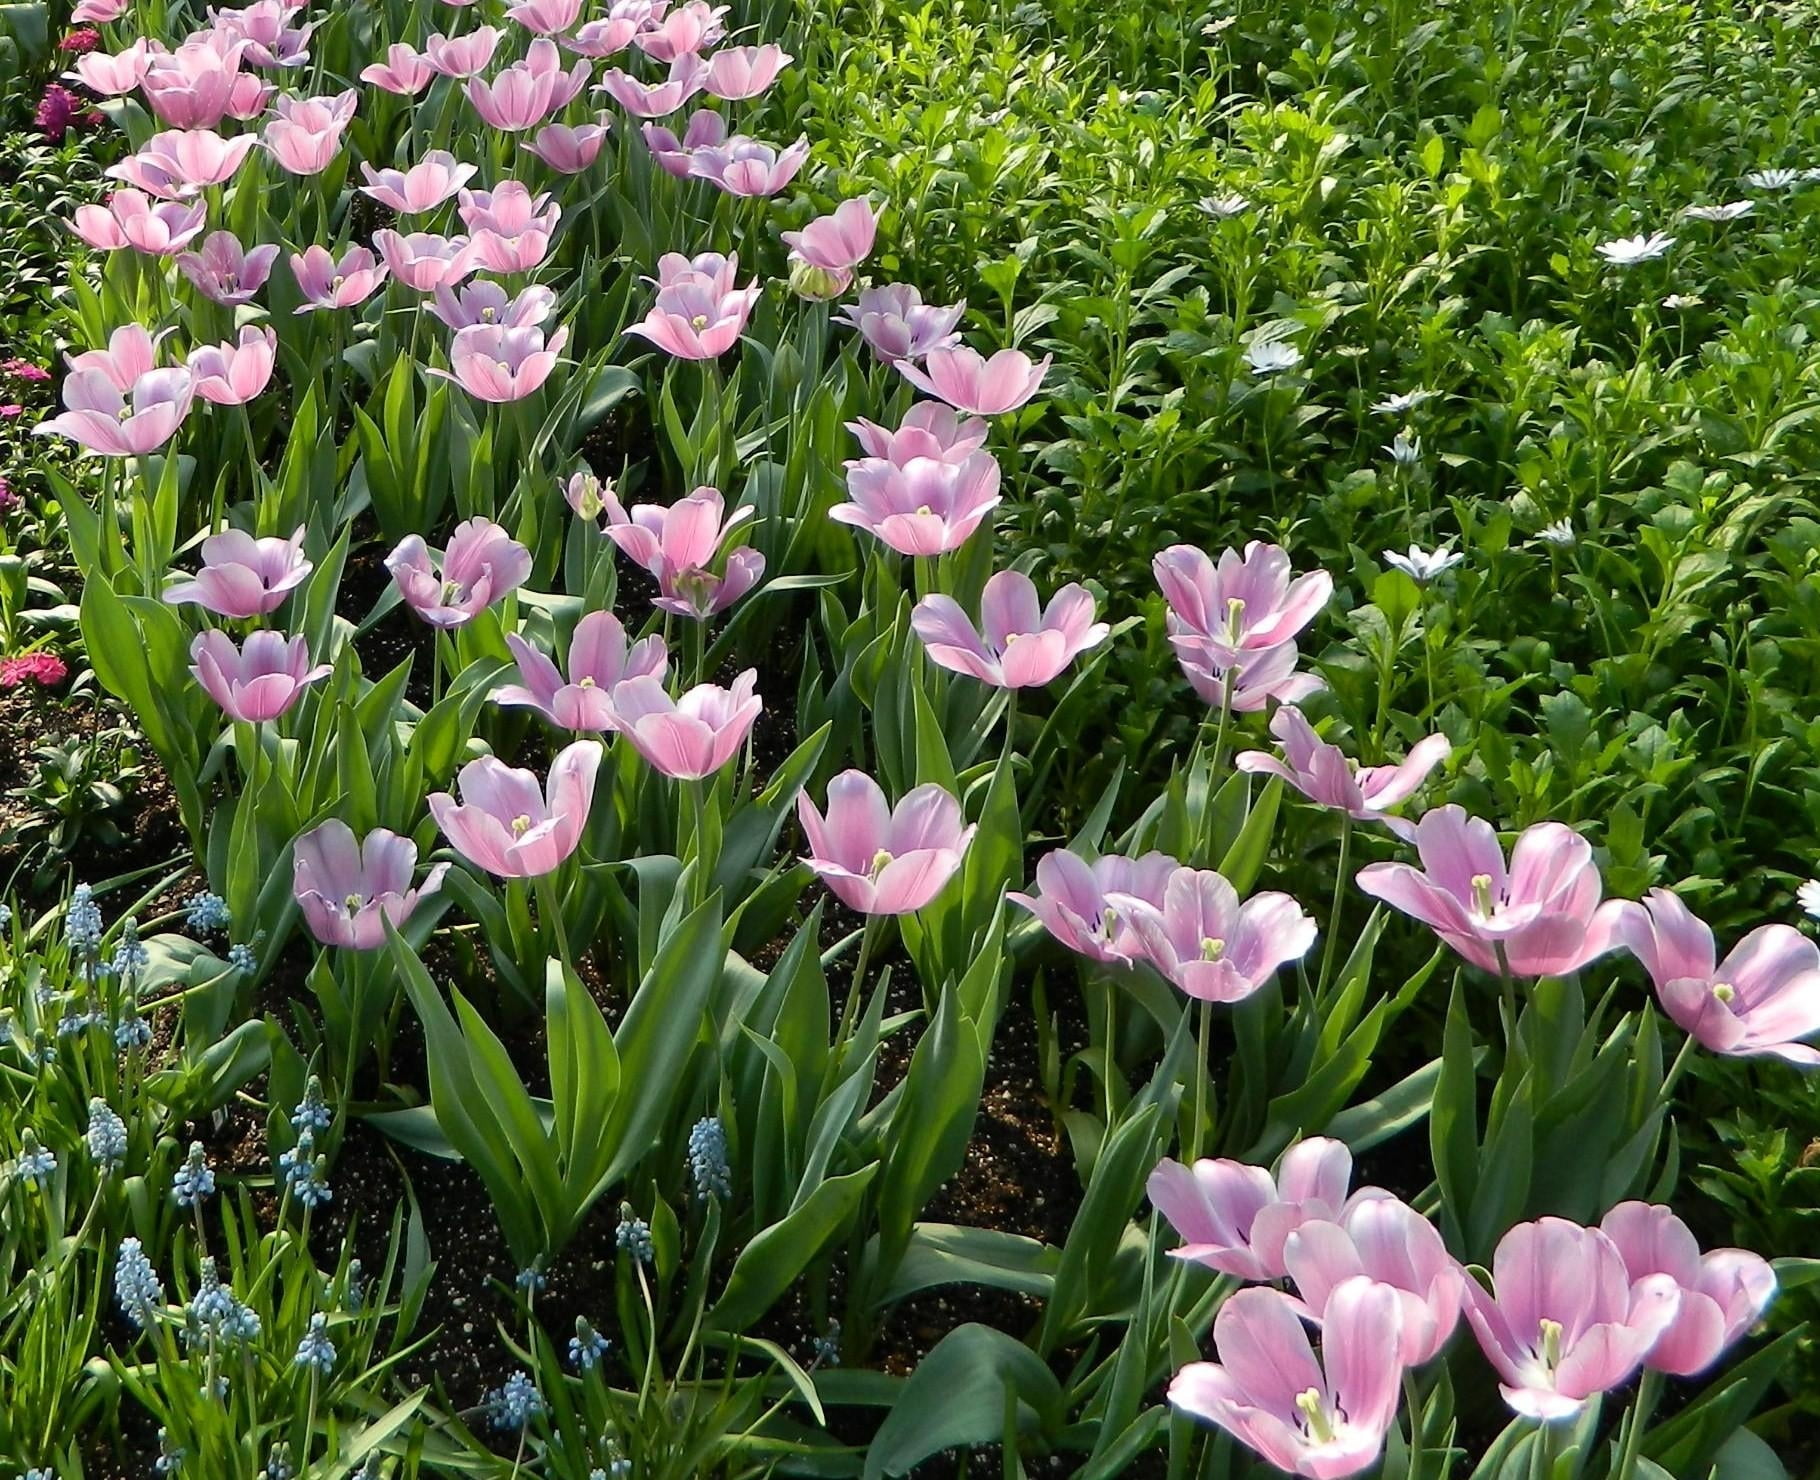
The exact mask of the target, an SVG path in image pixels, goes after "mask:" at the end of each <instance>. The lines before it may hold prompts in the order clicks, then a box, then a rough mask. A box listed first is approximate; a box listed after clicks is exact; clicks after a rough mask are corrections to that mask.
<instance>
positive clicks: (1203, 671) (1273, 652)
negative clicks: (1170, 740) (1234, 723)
mask: <svg viewBox="0 0 1820 1480" xmlns="http://www.w3.org/2000/svg"><path fill="white" fill-rule="evenodd" d="M1176 649H1177V650H1176V661H1177V662H1179V663H1180V664H1181V665H1182V673H1183V676H1184V677H1186V678H1187V680H1188V682H1189V685H1190V686H1191V687H1192V688H1193V689H1194V691H1195V693H1197V694H1199V695H1200V696H1201V698H1202V700H1203V701H1205V702H1206V703H1207V705H1208V706H1209V707H1211V708H1214V709H1220V708H1225V707H1230V708H1231V710H1232V712H1233V713H1234V714H1255V713H1256V712H1257V711H1258V710H1260V709H1262V708H1264V706H1265V705H1266V704H1268V703H1269V702H1270V701H1271V700H1272V699H1274V700H1276V701H1277V703H1279V704H1299V703H1301V701H1302V700H1304V699H1306V698H1307V697H1308V696H1309V695H1310V694H1313V693H1316V692H1318V691H1319V690H1320V689H1321V688H1322V683H1321V680H1320V679H1319V678H1317V677H1316V676H1315V675H1314V674H1312V673H1297V672H1296V666H1295V665H1296V662H1297V660H1298V659H1299V657H1300V656H1301V655H1300V654H1299V653H1298V652H1297V650H1296V645H1295V644H1294V643H1293V642H1282V643H1278V644H1277V645H1276V646H1275V647H1273V648H1260V649H1258V650H1257V651H1255V652H1251V653H1247V654H1245V656H1244V657H1243V658H1242V659H1240V660H1238V661H1236V662H1234V663H1231V664H1228V665H1226V666H1224V667H1218V668H1216V667H1214V666H1213V665H1212V664H1211V663H1208V662H1207V661H1205V660H1204V659H1203V658H1201V657H1199V656H1197V655H1196V654H1195V653H1194V651H1193V650H1192V648H1189V647H1188V646H1187V644H1186V640H1182V641H1178V642H1177V644H1176ZM1185 649H1186V650H1185ZM1229 688H1230V690H1231V696H1230V698H1228V695H1227V691H1228V689H1229Z"/></svg>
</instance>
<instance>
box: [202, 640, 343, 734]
mask: <svg viewBox="0 0 1820 1480" xmlns="http://www.w3.org/2000/svg"><path fill="white" fill-rule="evenodd" d="M332 671H333V670H332V669H331V667H330V665H329V664H327V663H318V664H316V665H315V666H314V667H312V666H311V665H310V645H309V642H308V641H307V640H306V639H305V638H303V637H286V636H285V635H284V634H283V633H282V632H273V631H272V630H271V629H270V628H261V629H260V630H259V631H257V632H254V633H251V634H249V635H248V637H247V640H246V646H245V647H244V648H237V647H235V646H234V640H233V638H231V637H229V636H228V635H227V633H225V632H223V631H222V630H221V629H220V628H219V627H211V628H210V629H209V630H208V631H207V632H198V633H197V634H196V639H195V641H194V642H192V643H191V644H190V672H191V673H193V674H195V675H196V681H197V682H198V683H199V684H201V685H202V687H203V688H204V689H205V690H206V691H207V693H208V696H209V697H210V698H211V699H213V700H214V701H215V702H216V703H217V704H219V705H220V706H221V709H222V712H223V713H224V714H226V715H227V717H228V718H229V719H231V720H238V721H239V722H240V723H242V724H248V725H260V724H264V723H265V722H266V721H267V720H273V719H277V718H278V717H279V716H280V715H282V714H284V713H285V712H286V711H287V710H289V709H290V707H291V706H292V705H293V704H295V703H296V702H297V700H298V698H299V697H300V696H301V695H302V693H303V689H304V685H305V684H312V683H314V682H316V680H317V679H319V678H326V677H327V676H328V675H329V674H330V673H331V672H332Z"/></svg>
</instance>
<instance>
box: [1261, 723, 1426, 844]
mask: <svg viewBox="0 0 1820 1480" xmlns="http://www.w3.org/2000/svg"><path fill="white" fill-rule="evenodd" d="M1270 733H1271V734H1273V735H1275V736H1276V737H1277V742H1278V743H1279V744H1280V745H1281V746H1282V747H1283V758H1282V759H1281V760H1278V759H1277V758H1276V757H1275V756H1273V755H1268V754H1266V753H1265V752H1263V751H1261V750H1247V751H1245V752H1243V753H1242V754H1241V755H1239V756H1238V757H1237V758H1236V759H1235V760H1234V761H1233V764H1234V765H1235V766H1237V767H1238V769H1239V770H1241V771H1249V772H1251V773H1253V774H1257V773H1260V772H1261V773H1263V774H1265V775H1268V776H1278V777H1281V778H1282V779H1283V780H1284V781H1287V782H1288V783H1289V784H1290V785H1291V786H1293V787H1294V788H1295V789H1296V790H1297V791H1299V792H1301V793H1302V795H1303V796H1305V797H1307V798H1308V799H1309V800H1310V801H1314V802H1319V803H1320V804H1321V805H1322V806H1323V807H1332V808H1334V809H1335V810H1336V811H1340V812H1344V813H1345V814H1346V815H1347V816H1348V817H1351V818H1353V819H1355V820H1356V821H1359V822H1381V823H1383V824H1384V825H1385V826H1386V827H1388V828H1389V829H1390V830H1391V831H1392V832H1394V833H1395V834H1396V835H1397V836H1398V837H1400V838H1402V839H1403V840H1404V841H1405V842H1407V841H1408V840H1409V839H1411V838H1413V837H1414V836H1415V833H1416V828H1415V824H1414V823H1413V822H1406V821H1405V820H1404V819H1403V818H1401V817H1391V816H1388V815H1386V813H1385V810H1384V809H1385V808H1386V807H1394V806H1396V805H1397V804H1398V803H1400V802H1404V801H1407V800H1408V799H1409V798H1410V797H1411V796H1413V795H1414V794H1415V790H1416V788H1417V787H1418V786H1420V785H1421V784H1422V782H1423V780H1424V779H1425V778H1426V777H1427V775H1428V773H1429V772H1430V771H1432V770H1433V769H1434V768H1435V767H1436V766H1438V765H1439V764H1440V763H1441V762H1442V761H1444V760H1445V759H1447V757H1448V755H1449V754H1450V753H1451V751H1452V749H1453V747H1452V746H1451V745H1450V744H1449V743H1448V740H1447V737H1446V736H1445V735H1430V736H1428V737H1427V738H1426V739H1423V740H1418V741H1417V742H1416V743H1415V744H1414V745H1413V746H1411V747H1410V751H1409V754H1408V756H1407V757H1405V758H1404V760H1403V761H1402V762H1401V764H1399V765H1394V766H1355V765H1354V764H1353V763H1352V762H1351V761H1350V760H1348V759H1347V757H1346V753H1345V752H1344V751H1343V750H1341V749H1340V747H1339V746H1337V745H1329V744H1328V743H1327V742H1326V741H1324V740H1322V739H1321V738H1320V737H1319V736H1318V735H1316V734H1315V732H1314V726H1313V725H1311V724H1309V723H1308V720H1307V718H1306V716H1304V715H1303V714H1302V712H1301V710H1299V709H1293V708H1289V707H1287V706H1285V707H1284V708H1281V709H1279V710H1277V712H1276V714H1275V715H1273V716H1272V717H1271V721H1270Z"/></svg>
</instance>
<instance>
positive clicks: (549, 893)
mask: <svg viewBox="0 0 1820 1480" xmlns="http://www.w3.org/2000/svg"><path fill="white" fill-rule="evenodd" d="M536 889H537V912H538V914H540V915H542V916H543V920H542V922H541V923H542V925H543V928H544V930H546V931H548V932H549V933H550V934H551V935H553V936H554V937H555V938H556V953H557V955H558V956H559V957H561V959H562V964H563V965H564V966H568V967H571V968H572V967H573V966H574V965H575V958H574V956H572V955H571V954H570V953H569V932H568V929H567V928H566V927H565V926H564V925H563V922H562V900H561V898H560V896H559V895H558V894H557V892H556V874H555V871H554V870H552V871H551V872H549V873H547V874H539V875H538V876H537V884H536Z"/></svg>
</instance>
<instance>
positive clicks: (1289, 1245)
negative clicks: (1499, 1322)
mask: <svg viewBox="0 0 1820 1480" xmlns="http://www.w3.org/2000/svg"><path fill="white" fill-rule="evenodd" d="M1283 1262H1284V1263H1285V1264H1286V1265H1288V1267H1289V1277H1290V1278H1291V1279H1292V1280H1294V1281H1295V1287H1296V1294H1297V1295H1299V1296H1300V1297H1301V1300H1302V1303H1303V1305H1305V1306H1306V1307H1307V1309H1308V1312H1309V1314H1310V1315H1314V1314H1315V1313H1317V1312H1319V1311H1321V1310H1322V1309H1324V1308H1325V1307H1326V1304H1327V1302H1328V1300H1329V1299H1330V1298H1331V1297H1332V1294H1333V1292H1334V1291H1335V1290H1336V1289H1338V1288H1339V1287H1340V1286H1341V1285H1342V1284H1344V1283H1345V1282H1346V1281H1347V1280H1349V1279H1353V1278H1355V1277H1357V1276H1359V1275H1364V1276H1365V1277H1366V1278H1367V1279H1373V1280H1376V1281H1377V1282H1378V1283H1379V1284H1381V1285H1389V1286H1390V1287H1391V1288H1392V1289H1393V1290H1395V1291H1396V1292H1397V1297H1398V1303H1399V1304H1400V1305H1401V1306H1402V1310H1403V1320H1402V1327H1403V1344H1402V1350H1401V1352H1400V1353H1399V1354H1398V1355H1399V1357H1400V1359H1401V1361H1402V1363H1403V1365H1404V1366H1406V1367H1420V1366H1421V1365H1422V1364H1423V1363H1424V1362H1427V1361H1430V1360H1432V1359H1433V1358H1434V1357H1435V1356H1437V1355H1438V1354H1439V1353H1440V1350H1441V1348H1442V1347H1444V1346H1446V1345H1447V1341H1448V1338H1449V1337H1451V1336H1452V1335H1453V1332H1454V1327H1455V1326H1457V1325H1458V1324H1459V1323H1460V1302H1461V1300H1462V1299H1463V1297H1464V1293H1465V1288H1466V1274H1465V1272H1464V1271H1463V1270H1462V1269H1461V1268H1460V1266H1459V1264H1458V1263H1457V1262H1455V1260H1454V1258H1453V1256H1452V1255H1451V1254H1449V1253H1448V1252H1447V1245H1446V1244H1444V1243H1443V1242H1442V1241H1441V1235H1440V1234H1439V1233H1438V1232H1437V1231H1436V1230H1435V1226H1434V1224H1432V1223H1430V1222H1429V1221H1428V1220H1427V1219H1426V1218H1424V1217H1423V1216H1422V1215H1421V1214H1420V1213H1418V1212H1417V1211H1416V1210H1415V1209H1414V1208H1412V1207H1410V1206H1409V1205H1408V1204H1407V1203H1404V1202H1402V1201H1400V1200H1399V1199H1397V1198H1394V1197H1362V1198H1359V1199H1357V1200H1355V1201H1354V1202H1353V1203H1352V1206H1351V1207H1350V1208H1349V1209H1347V1211H1346V1213H1345V1214H1344V1215H1343V1217H1342V1218H1341V1219H1340V1220H1339V1221H1330V1220H1328V1219H1325V1218H1318V1219H1311V1220H1309V1221H1307V1222H1304V1223H1303V1224H1302V1225H1301V1226H1300V1227H1299V1228H1297V1229H1296V1231H1295V1232H1294V1233H1292V1234H1290V1235H1289V1237H1288V1238H1287V1239H1286V1240H1285V1241H1284V1243H1283Z"/></svg>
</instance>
